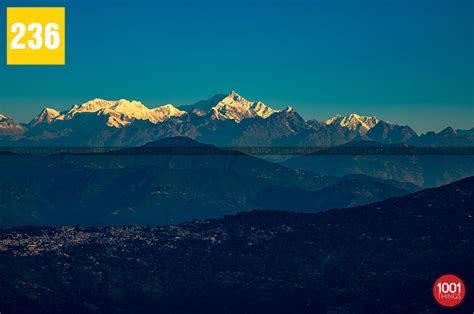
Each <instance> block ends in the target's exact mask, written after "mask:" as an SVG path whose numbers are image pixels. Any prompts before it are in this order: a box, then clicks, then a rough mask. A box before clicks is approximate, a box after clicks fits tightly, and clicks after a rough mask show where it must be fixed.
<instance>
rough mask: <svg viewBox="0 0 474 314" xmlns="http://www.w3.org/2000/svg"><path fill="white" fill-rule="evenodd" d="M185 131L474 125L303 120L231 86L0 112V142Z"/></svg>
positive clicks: (376, 130)
mask: <svg viewBox="0 0 474 314" xmlns="http://www.w3.org/2000/svg"><path fill="white" fill-rule="evenodd" d="M172 136H186V137H189V138H192V139H196V140H198V141H200V142H203V143H208V144H214V145H218V146H227V147H228V146H244V147H245V146H262V147H275V146H288V147H318V146H336V145H341V144H345V143H348V142H351V141H354V140H356V141H375V142H378V143H383V144H400V143H403V144H409V145H416V146H430V145H434V146H473V145H474V128H473V129H470V130H454V129H453V128H450V127H448V128H446V129H444V130H443V131H441V132H439V133H437V134H436V133H434V132H428V133H426V134H423V135H420V136H419V135H417V134H416V132H415V131H414V130H413V129H411V128H410V127H409V126H400V125H397V124H394V123H391V122H387V121H381V120H379V119H377V118H376V117H367V116H359V115H357V114H350V115H348V116H340V115H336V116H335V117H333V118H332V119H329V120H327V121H323V122H320V121H316V120H307V121H305V120H304V119H303V118H302V117H301V116H300V115H299V114H298V113H297V112H296V111H295V110H294V109H293V108H291V107H288V108H286V109H285V110H281V111H279V110H274V109H272V108H270V107H269V106H266V105H265V104H263V103H262V102H260V101H257V102H252V101H248V100H246V99H245V98H243V97H241V96H240V95H238V94H237V93H235V92H231V93H229V94H217V95H215V96H213V97H211V98H210V99H208V100H203V101H199V102H197V103H195V104H194V105H190V106H181V107H179V108H176V107H174V106H173V105H171V104H167V105H164V106H161V107H157V108H153V109H150V108H148V107H146V106H145V105H143V104H142V103H140V102H137V101H127V100H123V99H122V100H118V101H106V100H101V99H94V100H91V101H89V102H86V103H84V104H82V105H80V106H77V105H74V106H73V107H72V108H71V109H70V110H66V111H63V112H59V111H57V110H54V109H51V108H45V109H43V111H42V112H41V113H40V114H39V115H38V116H37V117H36V118H34V119H33V120H32V121H31V122H29V123H26V124H22V123H17V122H15V121H14V120H12V119H11V118H8V117H6V116H4V115H1V114H0V145H1V146H32V145H33V146H93V147H97V146H108V147H112V146H116V147H120V146H138V145H143V144H146V143H148V142H152V141H156V140H158V139H162V138H166V137H172Z"/></svg>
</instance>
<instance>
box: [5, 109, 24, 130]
mask: <svg viewBox="0 0 474 314" xmlns="http://www.w3.org/2000/svg"><path fill="white" fill-rule="evenodd" d="M0 130H2V131H5V130H6V131H9V130H14V131H18V130H24V127H23V126H22V125H21V124H19V123H16V122H15V121H14V120H13V119H12V118H9V117H7V116H4V115H3V114H1V113H0Z"/></svg>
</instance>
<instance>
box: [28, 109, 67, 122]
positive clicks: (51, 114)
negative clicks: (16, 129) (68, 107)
mask: <svg viewBox="0 0 474 314" xmlns="http://www.w3.org/2000/svg"><path fill="white" fill-rule="evenodd" d="M60 115H61V113H60V112H59V111H57V110H54V109H51V108H47V107H46V108H44V109H43V110H42V111H41V112H40V114H39V115H38V116H37V117H36V118H34V119H33V120H31V122H30V123H29V124H30V125H31V126H36V125H38V124H41V123H47V124H51V123H52V122H53V121H54V120H55V119H56V118H57V117H59V116H60Z"/></svg>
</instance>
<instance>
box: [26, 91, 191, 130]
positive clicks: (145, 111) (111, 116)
mask: <svg viewBox="0 0 474 314" xmlns="http://www.w3.org/2000/svg"><path fill="white" fill-rule="evenodd" d="M82 113H95V114H96V115H97V116H105V117H106V118H107V123H106V124H107V126H109V127H115V128H121V127H124V126H126V125H127V124H129V123H131V122H132V121H133V120H134V119H136V120H147V121H149V122H151V123H153V124H156V123H159V122H163V121H166V120H167V119H169V118H171V117H180V116H182V115H184V114H185V113H186V112H184V111H182V110H179V109H177V108H175V107H174V106H172V105H169V104H168V105H164V106H161V107H157V108H153V109H149V108H148V107H146V106H145V105H144V104H142V103H141V102H138V101H128V100H125V99H120V100H113V101H109V100H103V99H98V98H96V99H93V100H90V101H88V102H86V103H84V104H82V105H81V106H77V105H74V106H73V107H72V108H71V109H70V110H69V111H65V112H62V113H61V112H59V111H57V110H54V109H51V108H45V109H43V111H41V113H40V114H39V115H38V116H37V117H36V118H35V119H33V120H32V121H31V122H30V125H32V126H35V125H38V124H40V123H48V124H50V123H53V122H56V121H63V120H72V119H74V117H76V116H77V115H80V114H82Z"/></svg>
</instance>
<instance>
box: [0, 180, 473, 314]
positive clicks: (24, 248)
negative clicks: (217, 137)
mask: <svg viewBox="0 0 474 314" xmlns="http://www.w3.org/2000/svg"><path fill="white" fill-rule="evenodd" d="M473 192H474V178H473V177H471V178H466V179H464V180H461V181H458V182H454V183H452V184H450V185H446V186H442V187H440V188H436V189H427V190H422V191H419V192H416V193H413V194H409V195H405V196H402V197H396V198H391V199H388V200H385V201H381V202H376V203H372V204H369V205H365V206H361V207H353V208H345V209H334V210H328V211H325V212H320V213H315V214H305V213H291V212H284V211H252V212H246V213H239V214H237V215H228V216H226V217H224V218H222V219H219V220H198V221H192V222H188V223H185V224H180V225H173V226H161V227H159V226H158V227H130V226H124V227H91V228H81V227H64V226H63V227H58V228H53V227H21V228H13V229H7V230H0V270H1V271H0V274H1V277H2V280H0V311H1V312H2V313H111V312H113V313H150V312H160V313H180V314H182V313H229V314H230V313H282V314H283V313H296V314H303V313H420V314H421V313H470V312H472V309H473V307H474V298H472V295H473V294H474V288H473V287H474V285H472V282H474V268H473V267H472V261H473V260H474V250H473V249H472V242H473V241H474V237H473V234H474V218H473V215H474V212H473V210H474V207H473V206H472V204H473V202H474V194H473ZM447 273H454V274H456V275H457V276H459V277H460V278H461V279H462V280H463V281H464V282H465V286H466V297H465V299H464V301H463V302H462V303H461V304H459V305H458V306H457V307H456V308H449V309H444V308H442V307H441V306H440V305H438V304H437V303H436V301H435V300H434V299H433V294H432V290H433V283H434V282H435V280H436V278H438V277H439V276H441V275H442V274H447ZM470 283H471V284H470ZM407 292H409V293H408V294H407Z"/></svg>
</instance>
